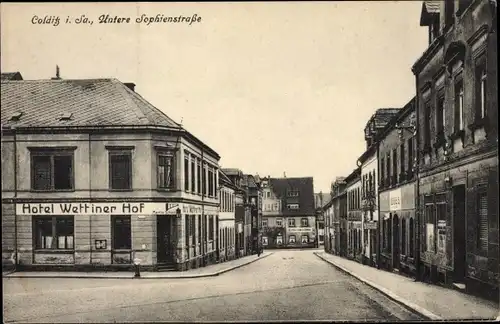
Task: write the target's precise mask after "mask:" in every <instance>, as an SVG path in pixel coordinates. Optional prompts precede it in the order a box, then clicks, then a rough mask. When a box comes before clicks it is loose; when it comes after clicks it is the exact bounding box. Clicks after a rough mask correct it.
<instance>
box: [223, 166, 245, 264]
mask: <svg viewBox="0 0 500 324" xmlns="http://www.w3.org/2000/svg"><path fill="white" fill-rule="evenodd" d="M222 171H223V172H224V174H225V175H226V176H227V177H228V178H229V179H230V180H231V183H232V184H234V185H235V193H234V202H235V212H234V217H235V229H236V237H235V249H236V257H242V256H245V255H247V250H246V244H245V232H244V228H245V220H246V219H248V222H250V206H249V204H248V202H247V201H248V197H247V194H246V191H245V190H244V188H243V181H244V175H243V172H242V171H241V170H239V169H235V168H224V169H222ZM247 215H248V216H247Z"/></svg>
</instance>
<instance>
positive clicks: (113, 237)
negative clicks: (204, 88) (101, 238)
mask: <svg viewBox="0 0 500 324" xmlns="http://www.w3.org/2000/svg"><path fill="white" fill-rule="evenodd" d="M118 219H125V220H127V221H128V225H129V227H128V230H129V237H128V238H127V239H126V240H127V241H128V242H127V243H128V247H116V244H115V243H116V227H115V226H116V220H118ZM110 221H111V250H113V251H119V250H122V251H123V250H125V251H128V250H132V216H131V215H111V218H110Z"/></svg>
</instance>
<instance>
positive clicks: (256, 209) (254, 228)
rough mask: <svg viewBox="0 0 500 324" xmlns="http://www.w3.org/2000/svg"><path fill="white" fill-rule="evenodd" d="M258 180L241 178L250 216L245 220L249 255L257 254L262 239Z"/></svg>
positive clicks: (248, 176)
mask: <svg viewBox="0 0 500 324" xmlns="http://www.w3.org/2000/svg"><path fill="white" fill-rule="evenodd" d="M259 180H260V179H259V178H258V177H256V176H253V175H251V174H246V175H244V176H243V189H244V190H245V191H246V195H247V197H248V205H249V210H250V215H249V216H248V219H246V220H245V229H244V233H245V234H244V236H245V243H246V250H247V251H249V252H248V253H249V254H255V253H257V248H258V246H259V245H260V244H261V238H262V230H261V228H262V224H261V223H262V190H261V189H260V181H259Z"/></svg>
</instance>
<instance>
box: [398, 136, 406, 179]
mask: <svg viewBox="0 0 500 324" xmlns="http://www.w3.org/2000/svg"><path fill="white" fill-rule="evenodd" d="M399 169H400V170H399V174H400V175H402V177H403V178H402V179H400V181H401V180H403V181H404V180H406V178H405V172H406V170H405V143H404V142H403V143H402V144H401V145H400V146H399Z"/></svg>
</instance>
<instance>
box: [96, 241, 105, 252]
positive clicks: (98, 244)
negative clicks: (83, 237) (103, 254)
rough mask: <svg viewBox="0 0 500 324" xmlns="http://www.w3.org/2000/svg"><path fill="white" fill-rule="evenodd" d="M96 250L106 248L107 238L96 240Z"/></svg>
mask: <svg viewBox="0 0 500 324" xmlns="http://www.w3.org/2000/svg"><path fill="white" fill-rule="evenodd" d="M94 245H95V249H96V250H106V247H107V241H106V240H95V242H94Z"/></svg>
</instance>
